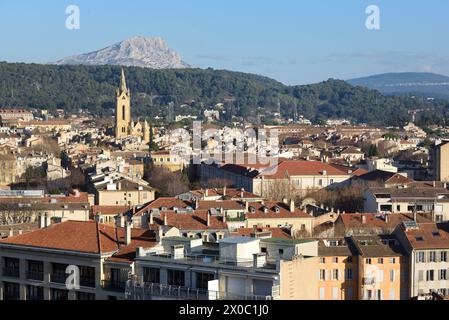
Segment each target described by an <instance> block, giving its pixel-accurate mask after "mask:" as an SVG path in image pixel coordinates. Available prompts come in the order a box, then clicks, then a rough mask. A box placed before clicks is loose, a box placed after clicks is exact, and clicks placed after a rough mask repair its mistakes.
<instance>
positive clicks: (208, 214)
mask: <svg viewBox="0 0 449 320" xmlns="http://www.w3.org/2000/svg"><path fill="white" fill-rule="evenodd" d="M207 226H208V227H209V226H210V211H207Z"/></svg>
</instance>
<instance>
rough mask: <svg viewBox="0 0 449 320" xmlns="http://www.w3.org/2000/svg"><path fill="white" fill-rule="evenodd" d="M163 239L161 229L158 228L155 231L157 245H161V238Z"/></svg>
mask: <svg viewBox="0 0 449 320" xmlns="http://www.w3.org/2000/svg"><path fill="white" fill-rule="evenodd" d="M163 237H164V231H163V230H162V227H159V228H158V229H157V233H156V241H157V243H158V244H161V243H162V238H163Z"/></svg>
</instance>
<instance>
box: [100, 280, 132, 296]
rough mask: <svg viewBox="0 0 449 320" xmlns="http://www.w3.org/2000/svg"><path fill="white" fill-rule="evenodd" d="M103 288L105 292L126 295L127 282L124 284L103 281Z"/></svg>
mask: <svg viewBox="0 0 449 320" xmlns="http://www.w3.org/2000/svg"><path fill="white" fill-rule="evenodd" d="M101 287H102V288H103V289H104V290H108V291H114V292H123V293H125V290H126V282H125V281H123V282H122V281H110V280H103V281H101Z"/></svg>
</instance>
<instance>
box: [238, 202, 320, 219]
mask: <svg viewBox="0 0 449 320" xmlns="http://www.w3.org/2000/svg"><path fill="white" fill-rule="evenodd" d="M251 207H253V208H254V209H255V212H254V213H252V212H251V209H249V212H247V213H246V218H247V219H264V218H283V219H285V218H311V216H310V215H308V214H307V213H305V212H304V211H302V210H300V209H298V208H295V211H294V212H290V207H289V206H288V205H286V204H285V203H282V202H275V201H265V202H264V203H263V204H262V203H261V202H252V203H249V208H251ZM264 207H265V208H267V209H268V212H264ZM276 207H278V208H279V212H276Z"/></svg>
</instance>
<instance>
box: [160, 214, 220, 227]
mask: <svg viewBox="0 0 449 320" xmlns="http://www.w3.org/2000/svg"><path fill="white" fill-rule="evenodd" d="M207 215H208V210H195V211H194V212H193V213H176V212H174V211H164V212H161V216H160V217H155V218H154V222H155V224H156V225H160V226H161V225H164V220H165V216H167V224H166V225H168V226H172V227H176V228H178V229H180V230H208V229H211V230H227V229H228V225H227V224H226V223H225V222H223V219H222V217H219V216H214V215H211V217H210V225H209V226H207Z"/></svg>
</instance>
